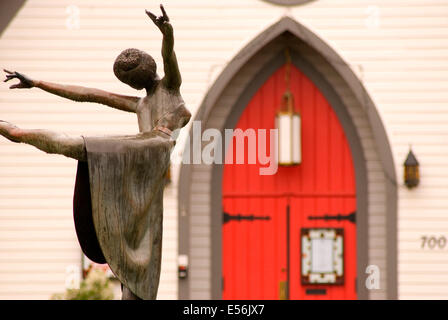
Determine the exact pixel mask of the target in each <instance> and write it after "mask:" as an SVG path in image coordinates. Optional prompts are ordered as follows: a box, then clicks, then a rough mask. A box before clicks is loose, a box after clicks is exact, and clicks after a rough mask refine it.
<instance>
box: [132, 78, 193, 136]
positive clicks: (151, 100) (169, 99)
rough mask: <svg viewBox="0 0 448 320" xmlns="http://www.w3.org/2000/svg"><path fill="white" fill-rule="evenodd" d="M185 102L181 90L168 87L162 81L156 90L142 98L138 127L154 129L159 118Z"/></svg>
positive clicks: (139, 107)
mask: <svg viewBox="0 0 448 320" xmlns="http://www.w3.org/2000/svg"><path fill="white" fill-rule="evenodd" d="M180 104H185V103H184V100H183V99H182V96H181V95H180V92H179V91H175V90H169V89H167V88H166V87H165V86H164V85H163V83H162V82H161V81H160V82H159V84H158V85H157V87H156V89H155V90H154V92H153V93H152V94H150V95H148V96H146V97H144V98H141V99H140V101H139V102H138V105H137V118H138V127H139V130H140V132H146V131H150V130H152V129H153V128H154V127H155V126H156V125H157V120H158V119H160V118H161V117H163V116H164V115H166V114H168V113H169V112H171V111H173V110H174V109H175V108H176V107H177V106H179V105H180Z"/></svg>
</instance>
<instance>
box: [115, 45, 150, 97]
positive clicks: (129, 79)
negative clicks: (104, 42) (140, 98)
mask: <svg viewBox="0 0 448 320" xmlns="http://www.w3.org/2000/svg"><path fill="white" fill-rule="evenodd" d="M156 68H157V67H156V63H155V61H154V59H153V58H152V57H151V56H150V55H149V54H147V53H146V52H143V51H141V50H138V49H134V48H130V49H126V50H124V51H122V52H121V53H120V54H119V55H118V57H117V58H116V59H115V63H114V73H115V76H116V77H117V78H118V79H119V80H120V81H121V82H124V83H126V84H128V85H130V86H131V87H132V88H134V89H137V90H141V89H144V88H149V87H151V86H153V84H154V80H155V79H156V76H157V75H156Z"/></svg>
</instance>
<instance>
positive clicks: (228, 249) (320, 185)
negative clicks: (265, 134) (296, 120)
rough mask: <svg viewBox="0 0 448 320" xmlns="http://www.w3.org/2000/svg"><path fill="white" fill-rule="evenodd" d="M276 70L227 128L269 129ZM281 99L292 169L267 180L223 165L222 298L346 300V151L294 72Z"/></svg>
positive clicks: (351, 248)
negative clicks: (291, 135) (298, 132)
mask: <svg viewBox="0 0 448 320" xmlns="http://www.w3.org/2000/svg"><path fill="white" fill-rule="evenodd" d="M285 69H286V68H285V66H283V67H282V68H280V69H278V70H277V71H276V72H275V73H274V74H273V75H272V76H271V77H270V78H269V79H268V80H267V81H266V82H265V83H264V84H263V85H262V86H261V87H260V88H259V90H258V91H257V93H256V94H255V95H254V96H253V97H252V99H251V101H250V102H249V104H248V105H247V107H246V109H245V110H244V112H243V114H242V115H241V118H240V119H239V121H238V123H237V126H236V128H240V129H242V130H246V129H248V128H253V129H255V130H257V129H268V130H267V131H269V129H273V128H274V125H275V114H276V112H277V111H278V108H279V105H280V102H281V97H282V94H283V93H284V92H285V89H286V85H285V80H284V79H285ZM291 91H292V93H293V95H294V97H295V108H296V111H298V112H300V114H301V119H302V139H301V141H302V163H301V164H300V165H296V166H292V167H279V168H278V171H277V173H276V174H275V175H260V174H259V168H260V167H264V165H261V164H260V163H259V162H258V160H257V163H256V164H247V162H245V164H225V165H224V172H223V182H222V190H223V194H222V206H223V214H224V219H223V221H224V222H223V229H222V255H223V256H222V275H223V295H222V297H223V299H356V224H355V221H354V219H351V218H354V217H355V214H354V213H355V212H356V191H355V174H354V167H353V161H352V156H351V152H350V147H349V145H348V142H347V139H346V137H345V134H344V131H343V128H342V126H341V124H340V123H339V121H338V118H337V116H336V114H335V113H334V111H333V109H332V108H331V106H330V105H329V103H328V101H327V100H326V99H325V97H324V96H323V94H322V93H321V92H320V91H319V90H318V88H317V87H316V86H315V85H314V84H313V83H312V82H311V81H310V80H309V79H308V78H307V77H306V76H305V75H304V74H303V73H302V72H301V71H300V70H299V69H297V68H295V67H294V66H293V67H292V69H291ZM267 140H268V141H269V139H267ZM245 148H246V150H245V152H246V154H247V151H248V149H247V145H246V146H245ZM267 150H269V148H268V149H267ZM246 159H247V156H246ZM338 214H339V216H338ZM341 263H342V264H341ZM341 270H342V275H341ZM327 277H328V278H327Z"/></svg>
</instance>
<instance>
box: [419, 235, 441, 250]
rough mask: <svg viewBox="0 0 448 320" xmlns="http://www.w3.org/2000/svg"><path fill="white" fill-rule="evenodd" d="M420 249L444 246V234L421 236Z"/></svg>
mask: <svg viewBox="0 0 448 320" xmlns="http://www.w3.org/2000/svg"><path fill="white" fill-rule="evenodd" d="M421 239H422V249H425V248H428V249H435V248H438V249H443V248H445V246H446V237H445V236H440V237H436V236H422V237H421Z"/></svg>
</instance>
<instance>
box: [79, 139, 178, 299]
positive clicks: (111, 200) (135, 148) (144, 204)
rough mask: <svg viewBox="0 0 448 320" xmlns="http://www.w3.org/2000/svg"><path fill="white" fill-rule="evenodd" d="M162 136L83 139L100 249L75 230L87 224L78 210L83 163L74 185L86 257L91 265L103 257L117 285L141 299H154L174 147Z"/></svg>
mask: <svg viewBox="0 0 448 320" xmlns="http://www.w3.org/2000/svg"><path fill="white" fill-rule="evenodd" d="M161 135H163V134H159V133H154V132H150V133H144V134H139V135H135V136H120V137H98V138H92V137H91V138H84V140H85V145H86V150H87V164H88V177H89V179H88V182H89V184H90V186H86V187H87V188H88V187H90V197H91V217H92V218H93V223H91V224H93V226H94V230H95V234H96V237H97V242H96V243H97V244H99V246H97V245H95V239H92V238H94V235H91V234H90V235H89V237H90V238H89V239H90V242H89V241H87V240H85V239H84V238H83V236H84V237H85V234H84V235H83V234H82V232H78V229H83V228H82V227H81V224H83V225H84V226H85V225H88V224H89V223H88V221H87V220H88V213H85V212H84V213H82V212H80V210H78V209H79V208H82V209H84V211H87V212H88V208H87V210H86V207H85V205H84V206H83V205H79V204H78V205H76V202H80V201H81V199H80V198H82V197H80V196H79V195H78V196H77V194H79V193H80V192H81V191H80V190H85V188H83V187H81V186H80V185H81V184H82V183H83V181H84V183H86V179H82V175H83V174H82V173H80V172H79V170H80V167H81V169H82V165H78V175H77V182H76V187H75V197H74V199H75V206H74V215H75V225H76V229H77V233H78V238H79V242H80V244H81V247H82V248H83V251H84V253H85V254H86V255H87V257H89V258H90V259H92V258H94V259H92V260H94V261H95V259H99V260H101V255H103V256H104V258H105V261H107V263H108V264H109V266H110V268H111V270H112V272H113V273H114V274H115V275H116V276H117V278H118V279H119V280H120V281H121V283H122V284H123V285H125V286H126V287H128V288H129V289H130V290H131V291H132V292H133V293H134V294H135V295H137V296H138V297H140V298H142V299H155V298H156V295H157V288H158V284H159V277H160V266H161V253H162V252H161V249H162V220H163V185H164V177H165V173H166V170H167V169H168V166H169V158H170V152H171V148H172V147H173V145H174V142H172V141H170V140H169V139H167V138H164V137H162V136H161ZM85 170H86V169H85V168H84V171H85ZM77 197H78V199H77ZM86 197H88V195H86ZM86 197H84V199H85V198H86ZM87 201H88V200H87ZM77 211H78V212H77ZM86 217H87V218H86ZM77 219H78V221H77ZM80 221H81V222H80ZM84 229H85V228H84ZM87 229H88V228H87ZM91 229H92V228H91ZM83 244H84V246H83ZM99 248H100V251H101V252H99V251H98V249H99ZM89 255H90V256H89ZM97 262H99V263H101V261H97ZM102 263H104V262H102Z"/></svg>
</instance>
